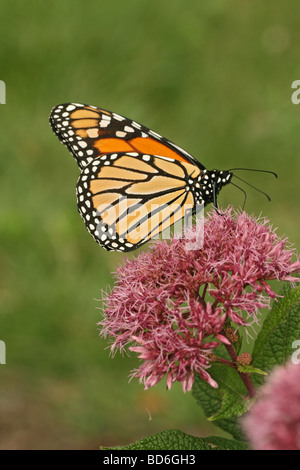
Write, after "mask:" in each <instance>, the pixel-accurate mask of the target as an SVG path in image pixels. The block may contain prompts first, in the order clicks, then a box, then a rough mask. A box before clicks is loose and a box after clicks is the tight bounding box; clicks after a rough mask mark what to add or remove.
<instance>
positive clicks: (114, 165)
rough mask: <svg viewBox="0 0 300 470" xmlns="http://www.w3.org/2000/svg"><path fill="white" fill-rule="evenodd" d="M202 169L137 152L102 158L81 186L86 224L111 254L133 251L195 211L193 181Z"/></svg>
mask: <svg viewBox="0 0 300 470" xmlns="http://www.w3.org/2000/svg"><path fill="white" fill-rule="evenodd" d="M200 173H201V170H200V169H199V168H197V167H195V166H194V165H193V164H191V163H187V162H184V161H178V160H171V159H167V158H166V157H159V156H152V155H149V154H143V153H137V152H128V153H124V152H116V153H113V154H106V155H102V156H100V157H99V158H97V159H95V160H94V161H93V162H91V163H90V164H88V165H87V167H86V168H85V169H84V170H83V171H82V173H81V175H80V177H79V180H78V182H77V203H78V209H79V212H80V214H81V216H82V218H83V220H84V222H85V225H86V227H87V229H88V230H89V232H90V233H91V235H92V236H93V237H94V239H95V240H96V241H97V242H98V243H99V244H100V245H102V246H103V247H104V248H105V249H107V250H117V251H131V250H134V249H136V248H138V247H140V246H141V245H143V244H144V243H146V242H147V241H148V240H149V239H151V238H155V237H157V236H158V235H159V234H160V233H161V232H162V231H163V230H165V229H167V228H168V227H170V226H171V225H172V224H174V223H175V222H177V221H178V220H180V219H182V217H183V216H184V215H185V214H186V211H192V210H193V209H194V207H195V198H194V194H193V192H192V191H191V190H189V186H187V184H188V182H189V184H190V185H192V184H193V183H194V182H195V184H196V181H198V180H199V178H200V177H201V176H200Z"/></svg>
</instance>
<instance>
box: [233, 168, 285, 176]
mask: <svg viewBox="0 0 300 470" xmlns="http://www.w3.org/2000/svg"><path fill="white" fill-rule="evenodd" d="M235 170H244V171H258V172H259V173H269V174H270V175H274V176H275V178H278V175H277V173H275V172H274V171H268V170H257V169H255V168H231V169H230V170H228V171H235Z"/></svg>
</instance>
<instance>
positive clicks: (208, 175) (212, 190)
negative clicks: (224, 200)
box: [201, 170, 233, 205]
mask: <svg viewBox="0 0 300 470" xmlns="http://www.w3.org/2000/svg"><path fill="white" fill-rule="evenodd" d="M232 176H233V174H232V173H231V172H230V171H225V170H205V171H204V172H203V175H202V181H201V192H202V199H203V200H204V204H205V205H206V204H209V203H211V202H213V203H214V204H216V202H217V201H216V197H217V195H218V194H219V192H220V190H221V189H222V187H223V186H225V185H226V184H228V183H230V180H231V178H232Z"/></svg>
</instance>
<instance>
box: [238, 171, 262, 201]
mask: <svg viewBox="0 0 300 470" xmlns="http://www.w3.org/2000/svg"><path fill="white" fill-rule="evenodd" d="M233 176H234V177H235V178H237V179H238V180H240V181H242V182H243V183H245V184H247V185H248V186H250V187H251V188H253V189H255V191H258V192H259V193H261V194H263V195H264V196H266V198H267V199H268V201H271V198H270V196H269V195H268V194H267V193H265V192H264V191H262V190H261V189H258V188H256V187H255V186H253V184H250V183H248V181H245V180H243V179H242V178H240V177H239V176H236V175H233ZM232 184H233V183H232Z"/></svg>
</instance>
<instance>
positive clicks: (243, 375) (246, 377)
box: [224, 334, 256, 398]
mask: <svg viewBox="0 0 300 470" xmlns="http://www.w3.org/2000/svg"><path fill="white" fill-rule="evenodd" d="M224 335H225V334H224ZM225 347H226V349H227V352H228V354H229V356H230V357H231V359H232V361H233V364H234V367H235V369H236V371H237V373H238V374H239V376H240V377H241V379H242V381H243V382H244V385H245V387H246V389H247V391H248V396H249V398H254V397H255V395H256V390H255V388H254V385H253V383H252V381H251V376H250V374H249V373H245V372H240V371H239V370H238V368H237V365H236V360H237V353H236V351H235V349H234V347H233V346H232V344H225Z"/></svg>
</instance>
